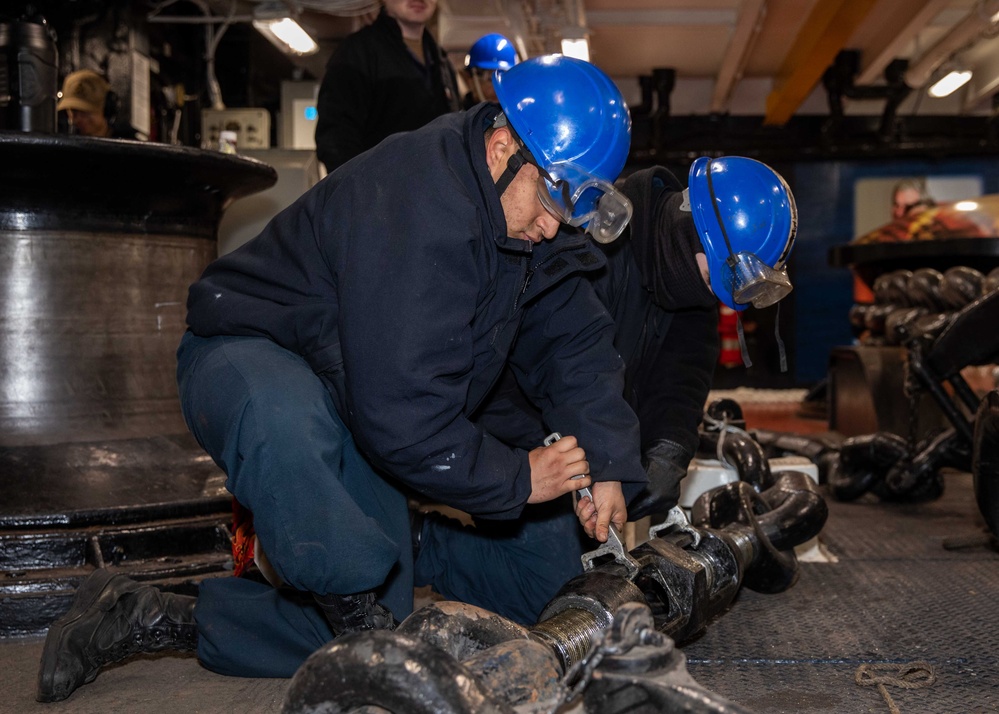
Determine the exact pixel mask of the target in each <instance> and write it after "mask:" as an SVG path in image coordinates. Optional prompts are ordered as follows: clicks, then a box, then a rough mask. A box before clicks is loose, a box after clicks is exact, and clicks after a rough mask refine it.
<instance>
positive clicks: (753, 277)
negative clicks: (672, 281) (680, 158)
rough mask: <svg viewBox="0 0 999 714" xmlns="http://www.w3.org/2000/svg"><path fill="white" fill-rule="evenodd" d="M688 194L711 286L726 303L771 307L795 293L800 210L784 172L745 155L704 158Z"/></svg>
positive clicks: (695, 170) (692, 176)
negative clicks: (790, 264)
mask: <svg viewBox="0 0 999 714" xmlns="http://www.w3.org/2000/svg"><path fill="white" fill-rule="evenodd" d="M688 193H689V199H690V209H691V211H692V212H693V217H694V224H695V225H696V226H697V233H698V236H699V237H700V239H701V245H702V246H703V248H704V253H705V256H706V257H707V260H708V272H709V273H710V279H711V289H712V290H713V291H714V293H715V295H717V296H718V298H719V299H720V300H721V301H722V302H723V303H725V304H726V305H728V306H729V307H730V308H732V309H733V310H745V309H746V308H747V307H748V306H749V305H750V304H752V305H753V306H755V307H767V306H769V305H773V304H774V303H776V302H777V301H779V300H780V299H782V298H783V297H785V296H786V295H787V294H788V293H789V292H791V281H790V279H789V278H788V275H787V260H788V257H789V256H790V253H791V248H792V247H793V245H794V238H795V235H796V234H797V232H798V210H797V207H796V206H795V202H794V196H793V195H792V193H791V189H790V188H789V187H788V185H787V182H786V181H784V178H783V177H782V176H781V175H780V174H778V173H777V172H776V171H774V170H773V169H772V168H770V167H769V166H767V165H766V164H764V163H761V162H759V161H756V160H755V159H749V158H745V157H742V156H726V157H722V158H719V159H710V158H708V157H701V158H699V159H697V160H696V161H694V163H693V164H692V165H691V167H690V174H689V176H688Z"/></svg>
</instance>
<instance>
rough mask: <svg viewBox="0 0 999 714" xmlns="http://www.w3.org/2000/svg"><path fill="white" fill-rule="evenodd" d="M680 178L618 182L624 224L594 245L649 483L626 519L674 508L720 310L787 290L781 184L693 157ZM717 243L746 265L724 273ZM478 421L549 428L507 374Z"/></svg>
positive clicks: (642, 175)
mask: <svg viewBox="0 0 999 714" xmlns="http://www.w3.org/2000/svg"><path fill="white" fill-rule="evenodd" d="M709 164H710V165H711V166H712V175H713V177H714V178H713V180H712V181H711V188H710V189H709V187H708V185H709V182H708V173H707V166H708V165H709ZM716 173H717V176H715V174H716ZM688 181H689V188H687V189H684V187H683V185H682V184H681V183H680V181H679V180H677V178H676V177H675V176H674V175H673V174H672V173H671V172H670V171H668V170H667V169H665V168H663V167H661V166H656V167H653V168H649V169H645V170H642V171H637V172H635V173H633V174H631V175H630V176H628V178H627V179H626V180H625V181H624V182H623V184H622V186H621V192H622V193H624V194H625V195H626V196H627V197H628V198H629V199H630V201H631V203H632V205H633V207H634V211H633V215H632V219H631V222H630V223H629V225H628V228H627V229H626V230H625V232H624V234H623V235H622V236H621V238H620V239H619V240H617V241H615V242H613V243H611V244H608V245H604V246H602V248H603V252H604V254H605V256H606V258H607V265H606V266H605V267H603V268H601V269H600V270H598V271H595V272H593V273H591V274H590V280H591V281H592V283H593V286H594V288H595V289H596V293H597V296H598V298H599V299H600V301H601V302H602V303H603V304H604V305H605V306H606V308H607V310H608V311H609V312H610V314H611V317H612V318H613V319H614V345H615V347H616V348H617V349H618V351H619V352H620V354H621V357H622V358H623V359H624V361H625V364H626V366H627V368H626V372H625V382H624V395H625V397H626V399H627V400H628V403H629V404H630V405H631V407H632V408H633V409H634V410H635V413H636V414H637V415H638V418H639V422H640V424H641V445H642V460H643V463H644V465H645V468H646V471H647V474H648V479H649V484H648V486H647V487H646V489H645V490H644V491H643V492H642V493H641V494H640V495H639V496H638V497H637V498H635V499H634V500H632V501H630V502H629V504H628V515H629V517H630V518H632V519H633V520H634V519H638V518H641V517H643V516H647V515H653V516H655V517H657V518H659V517H662V516H663V515H665V514H666V513H667V512H668V511H669V510H670V509H672V508H673V507H674V506H676V504H677V502H678V501H679V498H680V481H681V480H682V479H683V477H684V476H685V475H686V473H687V466H688V465H689V463H690V460H691V459H692V458H693V455H694V453H695V451H696V449H697V442H698V435H697V429H698V425H699V423H700V421H701V418H702V414H703V411H704V403H705V401H706V400H707V397H708V391H709V390H710V388H711V378H712V373H713V371H714V366H715V363H716V362H717V360H718V349H719V344H718V331H717V325H718V311H717V304H718V301H719V300H721V301H722V302H723V303H725V304H726V305H728V306H729V307H731V308H732V309H734V310H739V311H741V310H744V309H745V308H746V307H747V306H748V304H749V303H750V302H752V300H753V297H754V296H755V299H756V303H758V305H757V306H758V307H764V306H765V305H767V304H773V303H775V302H777V301H778V300H780V299H781V298H783V297H784V296H785V295H787V293H788V292H789V291H790V281H789V280H788V278H787V273H786V263H787V258H788V256H789V254H790V251H791V247H792V246H793V243H794V238H795V235H796V233H797V209H796V207H795V203H794V196H793V195H792V193H791V190H790V189H789V188H788V186H787V184H786V182H785V181H784V179H783V178H782V177H781V176H780V175H779V174H778V173H777V172H776V171H774V170H773V169H771V168H770V167H768V166H766V165H765V164H762V163H760V162H758V161H755V160H753V159H747V158H742V157H734V156H733V157H724V158H721V159H714V160H708V159H698V160H697V161H696V162H694V164H693V166H692V167H691V171H690V176H689V178H688ZM712 204H716V205H717V206H718V209H719V210H718V214H717V216H716V214H715V213H714V209H713V208H711V206H712ZM719 221H722V222H719ZM723 225H724V227H725V231H724V236H723V231H722V226H723ZM727 242H729V243H731V244H732V247H733V251H734V252H735V253H737V254H738V255H740V256H745V257H743V258H740V260H739V261H738V262H736V265H737V266H746V265H750V266H755V267H746V268H745V269H743V270H741V272H740V274H739V275H738V276H734V275H733V274H732V271H731V268H730V267H729V266H728V264H727V263H728V258H729V255H730V252H729V250H728V246H727V244H726V243H727ZM749 256H752V258H750V257H749ZM725 276H728V277H725ZM736 295H738V296H739V297H738V299H737V298H736ZM483 412H484V413H483V416H482V417H481V419H480V421H481V422H482V423H483V424H485V425H486V426H487V428H488V429H489V430H490V431H491V432H492V433H495V434H497V435H498V436H501V437H502V438H505V439H506V440H507V441H508V442H509V443H513V444H532V443H537V441H538V440H539V439H540V438H543V436H544V435H545V434H546V433H547V432H548V431H549V429H548V428H546V424H545V422H544V418H543V416H542V414H541V413H540V412H539V411H538V410H536V409H535V408H534V407H533V406H532V405H531V404H530V401H529V400H528V399H526V398H525V397H524V395H523V393H522V392H521V390H520V389H519V388H518V387H517V385H516V382H515V381H514V380H513V379H511V378H510V375H509V374H507V375H504V380H503V382H502V383H501V385H500V387H498V388H497V390H496V392H495V393H494V394H493V395H492V398H491V400H490V403H489V404H488V405H487V406H486V407H485V408H484V410H483Z"/></svg>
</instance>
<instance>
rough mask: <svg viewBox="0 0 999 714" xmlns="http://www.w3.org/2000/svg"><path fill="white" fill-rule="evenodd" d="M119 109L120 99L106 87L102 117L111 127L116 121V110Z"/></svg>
mask: <svg viewBox="0 0 999 714" xmlns="http://www.w3.org/2000/svg"><path fill="white" fill-rule="evenodd" d="M120 111H121V100H119V99H118V95H117V94H115V91H114V90H113V89H108V93H107V95H105V97H104V118H105V119H107V120H108V126H111V127H113V126H114V125H115V122H116V121H118V112H120Z"/></svg>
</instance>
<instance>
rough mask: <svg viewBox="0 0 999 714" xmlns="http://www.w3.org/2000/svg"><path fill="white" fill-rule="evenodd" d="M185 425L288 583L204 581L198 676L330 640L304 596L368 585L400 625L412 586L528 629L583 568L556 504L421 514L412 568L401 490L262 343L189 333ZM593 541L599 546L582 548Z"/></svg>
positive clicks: (274, 670)
mask: <svg viewBox="0 0 999 714" xmlns="http://www.w3.org/2000/svg"><path fill="white" fill-rule="evenodd" d="M177 358H178V370H177V376H178V383H179V387H180V397H181V405H182V409H183V412H184V418H185V419H186V421H187V424H188V427H189V428H190V429H191V431H192V433H193V434H194V435H195V437H196V438H197V439H198V442H199V443H200V444H201V446H202V447H203V448H204V449H205V450H206V451H207V452H208V454H210V455H211V457H212V458H213V459H214V460H215V462H216V463H217V464H218V465H219V466H220V467H221V468H222V470H223V471H225V473H226V475H227V479H226V487H227V488H228V489H229V491H230V492H232V494H233V495H234V496H235V497H236V499H237V500H239V502H240V503H241V504H243V505H244V506H246V507H247V508H249V509H250V510H251V511H252V512H253V515H254V528H255V530H256V533H257V539H258V542H259V544H260V545H261V546H262V548H263V550H264V552H265V553H266V554H267V558H268V560H269V561H270V562H271V564H272V565H273V566H274V569H275V570H276V572H277V574H278V575H279V576H280V577H281V579H282V580H283V581H284V583H285V584H286V586H287V587H284V588H280V589H278V588H273V587H271V586H269V585H265V584H261V583H258V582H255V581H253V580H248V579H245V578H214V579H209V580H206V581H204V582H203V583H202V584H201V587H200V591H199V595H198V603H197V607H196V609H195V618H196V619H197V623H198V632H199V640H198V658H199V659H200V660H201V662H202V664H204V665H205V666H206V667H207V668H208V669H211V670H213V671H215V672H219V673H222V674H229V675H239V676H248V677H290V676H291V675H293V674H294V673H295V671H296V670H297V669H298V667H299V666H300V665H301V664H302V662H304V661H305V659H306V658H307V657H308V656H309V655H310V654H312V652H314V651H315V650H317V649H319V648H320V647H322V646H323V645H324V644H326V643H327V642H328V641H329V640H330V639H332V637H333V633H332V631H331V630H330V628H329V626H328V625H327V623H326V619H325V617H324V616H323V614H322V612H321V611H320V610H319V609H318V608H317V607H316V606H315V604H314V603H313V601H312V598H311V596H310V595H309V593H320V594H328V593H340V594H345V593H354V592H360V591H365V590H375V591H376V592H377V593H378V596H379V601H380V602H381V603H382V604H383V605H385V606H386V607H388V608H389V609H390V610H391V611H392V613H393V615H395V617H396V618H397V619H399V620H401V619H403V618H405V617H406V616H407V615H409V613H410V612H411V611H412V609H413V588H414V586H415V585H431V586H432V587H433V589H434V591H436V592H438V593H440V594H441V595H442V596H444V597H445V598H446V599H448V600H457V601H461V602H466V603H469V604H473V605H477V606H479V607H483V608H486V609H488V610H491V611H493V612H496V613H498V614H501V615H504V616H506V617H510V618H511V619H514V620H517V621H518V622H521V623H523V624H533V622H535V621H536V619H537V616H538V615H539V614H540V612H541V610H542V608H543V607H544V605H545V604H546V603H547V602H548V601H549V600H550V599H551V598H552V597H553V596H554V595H555V593H556V592H557V590H558V589H559V587H561V586H562V585H563V584H564V583H565V582H566V581H567V580H568V579H569V578H571V577H573V576H574V575H577V574H578V573H579V572H581V565H580V560H579V556H580V554H581V553H582V551H583V543H584V538H585V536H584V535H582V529H581V527H580V526H579V523H578V521H577V519H576V517H575V514H574V513H573V512H572V508H571V502H570V500H569V497H568V496H566V497H564V498H563V499H560V500H558V501H554V502H551V503H549V504H541V505H540V506H537V507H534V506H529V507H527V509H525V515H524V517H523V518H522V519H521V520H520V521H518V522H516V523H485V522H483V523H482V524H481V527H479V528H474V529H473V528H468V527H463V526H461V525H460V524H459V523H457V522H454V521H451V520H450V519H444V518H441V519H436V518H429V519H427V521H426V523H425V525H424V530H423V534H422V540H421V546H420V550H419V557H418V559H417V563H416V565H415V568H414V563H413V557H412V539H411V533H410V527H409V518H408V512H407V499H406V496H405V495H404V493H403V492H402V491H401V490H400V489H399V488H397V487H396V485H394V484H393V483H392V480H391V479H390V478H387V477H385V476H383V475H380V474H379V473H377V472H376V471H375V470H374V469H372V467H371V466H370V465H369V464H368V463H367V461H365V459H364V458H363V456H361V454H360V453H359V452H358V450H357V448H356V447H355V445H354V440H353V437H352V436H351V434H350V432H349V431H348V429H347V428H346V427H345V426H344V424H343V422H342V421H341V419H340V417H339V415H338V414H337V411H336V408H335V407H334V404H333V400H332V398H331V396H330V394H329V392H328V391H327V389H326V387H325V386H324V384H323V382H322V381H321V380H320V379H319V378H318V377H317V376H316V375H315V374H314V373H313V372H312V370H311V369H310V368H309V366H308V365H307V363H306V362H305V360H303V359H302V358H301V357H300V356H299V355H297V354H295V353H292V352H290V351H288V350H285V349H284V348H282V347H280V346H279V345H277V344H276V343H274V342H272V341H270V340H268V339H266V338H262V337H211V338H201V337H196V336H194V335H193V334H191V333H188V334H186V335H185V336H184V338H183V340H182V341H181V345H180V348H179V349H178V352H177ZM590 545H591V546H592V545H595V544H593V543H592V542H590Z"/></svg>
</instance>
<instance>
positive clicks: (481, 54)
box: [465, 32, 517, 70]
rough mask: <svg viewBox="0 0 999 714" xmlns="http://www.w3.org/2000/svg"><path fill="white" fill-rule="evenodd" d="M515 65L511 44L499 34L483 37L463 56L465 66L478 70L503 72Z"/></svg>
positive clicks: (515, 54)
mask: <svg viewBox="0 0 999 714" xmlns="http://www.w3.org/2000/svg"><path fill="white" fill-rule="evenodd" d="M515 64H517V51H516V50H515V49H514V48H513V43H511V42H510V40H508V39H506V38H505V37H503V35H500V34H499V33H496V32H493V33H490V34H488V35H483V36H482V37H480V38H479V39H477V40H476V41H475V44H474V45H472V48H471V49H470V50H469V51H468V54H467V55H465V66H466V67H476V68H478V69H492V70H496V69H499V70H504V69H510V68H511V67H513V66H514V65H515Z"/></svg>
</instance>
